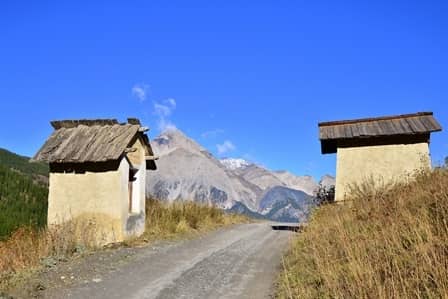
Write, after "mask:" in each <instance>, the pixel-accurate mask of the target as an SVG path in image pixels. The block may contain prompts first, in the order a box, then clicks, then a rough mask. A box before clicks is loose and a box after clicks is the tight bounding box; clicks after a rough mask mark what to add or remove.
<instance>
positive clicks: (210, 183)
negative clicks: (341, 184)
mask: <svg viewBox="0 0 448 299" xmlns="http://www.w3.org/2000/svg"><path fill="white" fill-rule="evenodd" d="M151 145H152V147H153V149H154V152H155V154H156V155H157V156H159V157H160V158H159V160H158V161H157V165H158V170H157V171H151V172H148V177H147V193H148V194H147V195H148V196H152V197H155V198H159V199H162V200H167V201H177V200H194V201H197V202H202V203H206V204H214V205H216V206H219V207H220V208H223V209H226V210H229V211H235V212H239V213H244V214H248V215H250V216H252V217H258V218H264V219H270V220H275V221H294V222H296V221H304V220H305V219H306V217H307V216H308V214H309V212H310V209H311V208H312V207H313V205H314V200H313V199H314V195H315V191H316V190H317V188H318V186H319V183H322V185H324V186H330V185H334V178H333V177H331V176H328V175H327V176H324V177H322V178H321V180H320V182H317V181H315V180H314V178H313V177H311V176H296V175H294V174H292V173H289V172H287V171H271V170H268V169H266V168H264V167H262V166H260V165H256V164H254V163H251V162H248V161H245V160H243V159H233V158H227V159H222V160H219V159H217V158H216V157H214V156H213V155H212V154H211V153H209V152H208V151H207V150H206V149H205V148H204V147H202V146H201V145H200V144H198V143H197V142H196V141H194V140H193V139H191V138H189V137H187V136H186V135H185V134H184V133H182V132H181V131H179V130H177V129H174V130H169V131H166V132H164V133H162V134H161V135H160V136H158V137H157V138H155V139H154V140H153V141H152V142H151Z"/></svg>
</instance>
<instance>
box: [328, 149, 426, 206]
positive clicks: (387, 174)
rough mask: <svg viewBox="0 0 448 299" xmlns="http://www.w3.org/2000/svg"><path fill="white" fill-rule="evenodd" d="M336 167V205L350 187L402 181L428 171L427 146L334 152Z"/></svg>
mask: <svg viewBox="0 0 448 299" xmlns="http://www.w3.org/2000/svg"><path fill="white" fill-rule="evenodd" d="M336 164H337V165H336V190H335V191H336V194H335V200H336V201H339V200H344V198H345V197H346V195H347V193H348V192H349V190H348V189H349V188H348V185H350V184H357V183H358V184H359V183H362V182H363V181H365V180H369V179H371V178H372V179H373V180H374V181H375V182H378V183H389V182H398V181H403V180H406V179H407V178H408V177H409V175H410V174H412V173H413V172H415V170H418V169H422V168H430V167H431V161H430V156H429V146H428V144H427V143H416V144H394V145H381V146H363V147H348V148H338V151H337V162H336Z"/></svg>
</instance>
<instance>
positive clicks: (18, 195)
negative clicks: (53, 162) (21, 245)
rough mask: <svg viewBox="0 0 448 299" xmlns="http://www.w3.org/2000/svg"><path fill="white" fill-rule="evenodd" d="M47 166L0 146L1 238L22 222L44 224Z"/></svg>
mask: <svg viewBox="0 0 448 299" xmlns="http://www.w3.org/2000/svg"><path fill="white" fill-rule="evenodd" d="M47 176H48V167H47V166H46V165H44V164H39V163H37V164H35V163H29V158H27V157H22V156H19V155H16V154H14V153H12V152H10V151H7V150H4V149H0V239H2V238H5V237H7V236H8V235H9V234H10V233H11V232H13V231H14V230H15V229H17V228H18V227H20V226H23V225H32V226H37V227H43V226H45V224H46V222H47V196H48V188H47V185H46V180H45V178H47Z"/></svg>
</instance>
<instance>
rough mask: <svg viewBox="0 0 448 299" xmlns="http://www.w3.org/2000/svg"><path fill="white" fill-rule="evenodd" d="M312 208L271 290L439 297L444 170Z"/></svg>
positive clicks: (446, 280) (445, 243)
mask: <svg viewBox="0 0 448 299" xmlns="http://www.w3.org/2000/svg"><path fill="white" fill-rule="evenodd" d="M350 203H351V204H350V205H325V206H322V207H320V208H318V209H317V210H316V212H315V214H314V215H313V217H312V220H311V222H310V224H309V225H308V226H307V228H306V230H305V231H304V232H303V233H301V234H300V235H298V237H297V239H296V241H295V242H294V243H293V246H292V248H291V250H290V253H289V254H288V255H287V256H286V257H285V263H284V271H283V274H282V279H281V281H280V290H279V296H278V297H279V298H299V297H300V298H447V297H448V267H447V265H448V254H447V253H448V225H447V223H448V170H447V169H436V170H434V171H433V172H431V173H423V174H419V175H418V176H417V177H416V180H415V181H414V182H412V183H410V184H408V185H406V184H400V185H396V186H394V187H389V188H384V187H383V188H378V187H374V186H373V185H372V184H365V185H363V186H361V187H359V188H358V189H355V190H353V195H352V198H351V201H350Z"/></svg>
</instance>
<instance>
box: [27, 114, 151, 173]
mask: <svg viewBox="0 0 448 299" xmlns="http://www.w3.org/2000/svg"><path fill="white" fill-rule="evenodd" d="M131 120H133V119H131ZM135 123H136V122H131V123H127V124H120V123H118V121H117V120H115V119H104V120H63V121H52V122H51V125H52V126H53V127H54V128H55V131H54V132H53V133H52V134H51V136H50V137H49V138H48V140H47V141H46V142H45V144H44V145H43V146H42V148H41V149H40V150H39V151H38V152H37V154H36V155H35V157H34V158H33V160H36V161H45V162H48V163H89V162H108V161H116V160H118V159H120V158H121V157H122V155H123V154H124V153H125V151H126V149H127V148H128V147H129V146H130V145H131V143H132V142H134V141H135V140H136V138H141V140H142V141H143V144H144V145H145V147H146V151H147V152H146V153H145V154H146V156H153V153H152V149H151V146H150V144H149V139H148V137H147V135H146V134H144V131H145V128H142V127H141V125H139V124H135ZM153 164H154V165H151V167H155V163H153Z"/></svg>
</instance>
